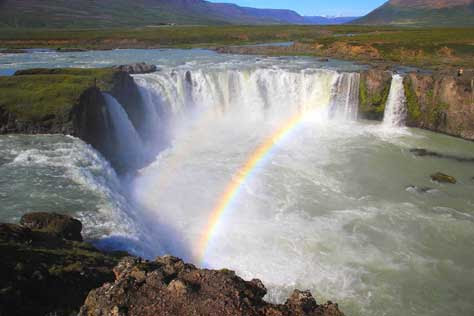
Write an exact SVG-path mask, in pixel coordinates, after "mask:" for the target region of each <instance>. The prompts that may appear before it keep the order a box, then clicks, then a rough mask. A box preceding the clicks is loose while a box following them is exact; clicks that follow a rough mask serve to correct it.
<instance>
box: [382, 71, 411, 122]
mask: <svg viewBox="0 0 474 316" xmlns="http://www.w3.org/2000/svg"><path fill="white" fill-rule="evenodd" d="M406 118H407V108H406V98H405V89H404V86H403V77H402V76H400V75H398V74H395V75H393V77H392V84H391V86H390V92H389V95H388V99H387V104H386V105H385V114H384V119H383V123H384V125H385V126H389V127H399V126H404V125H405V121H406Z"/></svg>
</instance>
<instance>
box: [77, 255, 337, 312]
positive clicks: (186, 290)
mask: <svg viewBox="0 0 474 316" xmlns="http://www.w3.org/2000/svg"><path fill="white" fill-rule="evenodd" d="M114 273H115V277H116V280H115V282H113V283H107V284H105V285H103V286H102V287H101V288H98V289H95V290H92V291H91V292H90V294H89V295H88V297H87V299H86V301H85V304H84V306H83V307H82V308H81V311H80V313H79V315H80V316H98V315H128V316H133V315H137V316H138V315H140V316H148V315H150V316H151V315H153V316H154V315H160V316H171V315H173V316H174V315H186V316H192V315H196V316H197V315H200V316H201V315H209V316H212V315H216V316H227V315H228V316H231V315H232V316H244V315H245V316H254V315H255V316H257V315H258V316H270V315H271V316H290V315H293V316H309V315H318V316H342V315H343V313H342V312H341V311H339V308H338V306H337V304H333V303H331V302H328V303H326V304H324V305H318V304H317V303H316V300H315V299H314V298H313V296H312V295H311V293H309V292H301V291H295V292H294V293H293V294H292V295H291V297H290V298H289V299H288V300H287V301H286V303H285V304H281V305H277V304H270V303H267V302H265V301H264V300H263V297H264V295H265V294H266V289H265V287H264V285H263V284H262V282H261V281H259V280H252V281H244V280H243V279H241V278H239V277H238V276H236V275H235V273H234V272H232V271H229V270H220V271H212V270H204V269H198V268H196V267H195V266H193V265H190V264H186V263H184V262H183V261H182V260H180V259H178V258H174V257H171V256H165V257H160V258H157V259H156V260H155V261H150V262H149V261H143V260H141V259H137V258H132V257H129V258H125V259H123V260H122V261H121V262H120V263H119V264H118V265H117V267H116V268H115V269H114Z"/></svg>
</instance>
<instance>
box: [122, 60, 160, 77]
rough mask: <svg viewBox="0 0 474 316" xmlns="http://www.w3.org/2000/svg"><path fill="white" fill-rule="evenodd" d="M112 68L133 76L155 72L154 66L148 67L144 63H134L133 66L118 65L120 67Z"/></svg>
mask: <svg viewBox="0 0 474 316" xmlns="http://www.w3.org/2000/svg"><path fill="white" fill-rule="evenodd" d="M114 68H115V69H117V70H119V71H123V72H126V73H129V74H131V75H133V74H146V73H151V72H155V71H156V70H157V68H156V66H155V65H148V64H146V63H135V64H129V65H120V66H115V67H114Z"/></svg>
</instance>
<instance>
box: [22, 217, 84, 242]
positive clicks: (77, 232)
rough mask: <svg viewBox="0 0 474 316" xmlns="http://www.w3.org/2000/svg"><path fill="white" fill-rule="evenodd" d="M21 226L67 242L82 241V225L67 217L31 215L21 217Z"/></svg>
mask: <svg viewBox="0 0 474 316" xmlns="http://www.w3.org/2000/svg"><path fill="white" fill-rule="evenodd" d="M20 225H21V226H23V227H27V228H29V229H31V230H41V231H45V232H49V233H52V234H55V235H56V236H58V237H61V238H64V239H67V240H74V241H82V235H81V231H82V223H81V222H80V221H78V220H77V219H74V218H72V217H70V216H67V215H61V214H56V213H29V214H25V215H23V216H22V217H21V220H20Z"/></svg>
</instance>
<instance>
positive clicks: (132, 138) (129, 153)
mask: <svg viewBox="0 0 474 316" xmlns="http://www.w3.org/2000/svg"><path fill="white" fill-rule="evenodd" d="M103 95H104V99H105V101H106V106H107V113H108V116H109V122H110V124H111V130H112V136H113V142H114V154H115V155H116V156H117V158H118V159H117V160H118V161H119V162H120V164H122V165H127V166H139V165H140V163H141V162H142V161H143V159H144V155H143V151H144V146H143V143H142V140H141V138H140V136H139V135H138V133H137V131H136V130H135V127H134V126H133V124H132V122H131V121H130V119H129V117H128V115H127V112H126V111H125V110H124V109H123V107H122V105H121V104H120V103H119V102H118V101H117V100H116V99H115V98H114V97H113V96H111V95H110V94H107V93H103Z"/></svg>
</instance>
